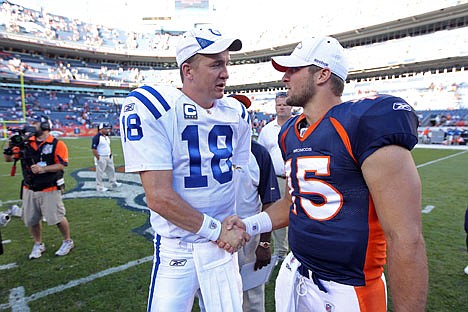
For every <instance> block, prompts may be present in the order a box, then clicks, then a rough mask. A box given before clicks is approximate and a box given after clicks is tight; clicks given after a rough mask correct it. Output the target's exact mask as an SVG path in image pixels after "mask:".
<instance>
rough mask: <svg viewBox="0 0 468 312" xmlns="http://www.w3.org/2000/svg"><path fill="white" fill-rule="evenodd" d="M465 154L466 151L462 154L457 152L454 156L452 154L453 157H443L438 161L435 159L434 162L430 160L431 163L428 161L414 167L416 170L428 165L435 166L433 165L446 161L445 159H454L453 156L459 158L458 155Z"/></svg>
mask: <svg viewBox="0 0 468 312" xmlns="http://www.w3.org/2000/svg"><path fill="white" fill-rule="evenodd" d="M465 153H468V151H463V152H459V153H456V154H453V155H449V156H445V157H442V158H439V159H436V160H431V161H428V162H427V163H424V164H420V165H418V166H416V168H422V167H425V166H429V165H432V164H435V163H437V162H439V161H442V160H446V159H449V158H452V157H455V156H459V155H461V154H465Z"/></svg>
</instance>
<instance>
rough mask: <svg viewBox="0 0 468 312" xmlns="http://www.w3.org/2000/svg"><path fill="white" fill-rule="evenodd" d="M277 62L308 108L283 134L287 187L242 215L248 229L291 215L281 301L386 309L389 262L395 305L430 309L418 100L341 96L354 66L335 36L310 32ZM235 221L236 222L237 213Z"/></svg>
mask: <svg viewBox="0 0 468 312" xmlns="http://www.w3.org/2000/svg"><path fill="white" fill-rule="evenodd" d="M272 63H273V66H274V67H275V69H277V70H278V71H281V72H284V75H283V78H282V81H283V82H284V84H285V85H286V88H287V90H288V98H287V102H286V103H287V104H288V105H291V106H298V107H302V108H303V114H301V115H299V116H296V117H294V118H291V119H290V120H289V121H288V122H287V123H286V124H285V125H283V127H282V129H281V131H280V134H279V137H278V138H279V140H278V144H279V145H280V148H281V151H282V154H283V159H284V160H285V165H286V176H287V179H288V186H287V188H288V190H287V192H286V195H285V197H283V198H282V199H281V200H279V201H277V202H276V203H275V204H273V205H272V206H271V207H270V208H268V209H267V210H266V212H262V213H260V214H258V215H255V216H252V217H248V218H246V219H243V222H244V224H245V226H246V230H247V233H249V234H250V235H255V234H257V233H259V232H260V233H262V232H268V231H271V230H272V229H277V228H280V227H283V226H286V225H289V233H288V234H289V246H290V249H291V253H290V254H289V255H288V257H287V258H286V259H285V261H284V262H283V264H282V266H281V269H280V272H279V274H278V277H277V281H276V291H275V300H276V309H277V311H346V312H350V311H373V312H376V311H377V312H378V311H382V312H383V311H386V310H387V302H386V301H387V294H386V280H385V276H384V265H385V264H386V263H387V272H388V276H387V277H388V281H389V286H390V291H391V293H392V302H393V308H394V311H424V310H425V306H426V298H427V287H428V273H427V258H426V252H425V243H424V239H423V236H422V225H421V209H420V208H421V183H420V178H419V175H418V172H417V169H416V166H415V164H414V161H413V158H412V155H411V152H410V150H411V149H412V148H413V147H414V145H416V143H417V141H418V135H417V126H418V118H417V116H416V114H415V112H414V110H413V109H412V108H411V106H410V105H408V104H407V103H406V102H405V101H404V100H403V99H401V98H398V97H394V96H389V95H376V96H373V97H369V98H365V99H360V100H357V101H349V102H342V101H341V95H342V92H343V89H344V83H345V80H346V77H347V74H348V68H347V63H346V60H345V55H344V49H343V47H342V46H341V45H340V44H339V42H338V41H337V40H336V39H334V38H331V37H321V38H308V39H305V40H303V41H302V42H301V43H299V45H298V46H297V47H296V49H295V50H294V51H293V52H292V54H291V55H288V56H278V57H273V60H272ZM230 222H231V223H237V225H240V222H239V220H238V219H236V218H235V217H233V218H232V219H230Z"/></svg>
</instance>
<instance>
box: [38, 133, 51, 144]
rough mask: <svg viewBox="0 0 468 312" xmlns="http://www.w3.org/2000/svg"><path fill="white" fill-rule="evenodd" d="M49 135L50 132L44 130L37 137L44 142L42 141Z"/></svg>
mask: <svg viewBox="0 0 468 312" xmlns="http://www.w3.org/2000/svg"><path fill="white" fill-rule="evenodd" d="M48 136H49V132H42V134H41V135H40V136H38V137H36V140H38V141H41V142H42V141H45V140H46V139H47V137H48Z"/></svg>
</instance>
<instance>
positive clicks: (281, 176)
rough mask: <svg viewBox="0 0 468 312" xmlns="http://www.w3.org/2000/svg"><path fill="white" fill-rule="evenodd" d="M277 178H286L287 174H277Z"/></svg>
mask: <svg viewBox="0 0 468 312" xmlns="http://www.w3.org/2000/svg"><path fill="white" fill-rule="evenodd" d="M276 177H277V178H280V179H286V176H285V175H276Z"/></svg>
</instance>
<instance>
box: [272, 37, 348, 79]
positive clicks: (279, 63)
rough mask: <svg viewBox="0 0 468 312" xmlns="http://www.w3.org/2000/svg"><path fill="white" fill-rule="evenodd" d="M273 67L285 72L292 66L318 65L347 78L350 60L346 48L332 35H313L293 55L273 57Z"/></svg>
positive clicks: (303, 41) (297, 47) (300, 44)
mask: <svg viewBox="0 0 468 312" xmlns="http://www.w3.org/2000/svg"><path fill="white" fill-rule="evenodd" d="M271 62H272V64H273V67H274V68H275V69H276V70H278V71H280V72H285V71H286V70H287V69H288V68H290V67H303V66H309V65H316V66H318V67H321V68H329V69H330V70H331V72H332V73H334V74H335V75H337V76H338V77H340V78H341V79H343V81H345V80H346V77H347V76H348V62H347V61H346V57H345V52H344V48H343V47H342V46H341V44H340V43H339V42H338V40H336V39H335V38H332V37H320V38H317V37H315V38H314V37H312V38H307V39H304V40H302V42H299V44H298V45H297V46H296V48H295V49H294V51H293V52H292V53H291V55H287V56H275V57H272V61H271Z"/></svg>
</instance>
